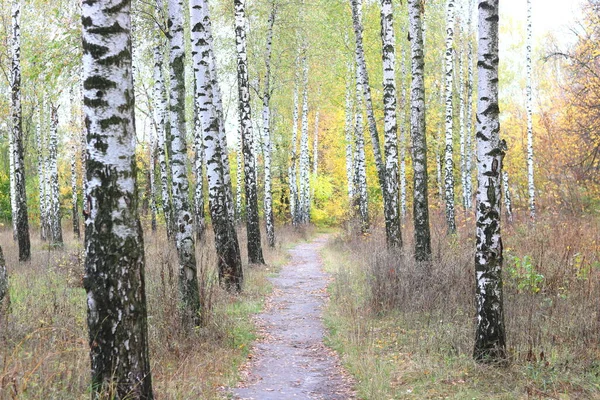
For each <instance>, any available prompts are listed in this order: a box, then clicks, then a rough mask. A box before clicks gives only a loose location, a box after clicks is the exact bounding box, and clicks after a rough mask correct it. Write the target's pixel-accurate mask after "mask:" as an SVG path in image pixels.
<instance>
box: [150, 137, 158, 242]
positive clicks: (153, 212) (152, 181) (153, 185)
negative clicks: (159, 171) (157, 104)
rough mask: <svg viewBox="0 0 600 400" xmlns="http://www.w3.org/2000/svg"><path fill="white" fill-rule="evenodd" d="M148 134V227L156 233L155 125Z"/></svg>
mask: <svg viewBox="0 0 600 400" xmlns="http://www.w3.org/2000/svg"><path fill="white" fill-rule="evenodd" d="M154 128H155V129H153V130H152V131H151V132H150V213H151V214H150V227H151V229H152V232H156V214H157V213H158V208H157V206H156V152H157V150H158V148H157V136H158V135H157V129H156V125H154Z"/></svg>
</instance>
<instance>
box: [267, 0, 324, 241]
mask: <svg viewBox="0 0 600 400" xmlns="http://www.w3.org/2000/svg"><path fill="white" fill-rule="evenodd" d="M276 14H277V7H276V5H275V2H274V1H273V3H272V10H271V15H270V17H269V30H268V32H267V40H266V51H265V80H264V90H263V98H262V100H263V129H262V132H263V157H264V164H265V199H264V208H265V225H266V230H267V241H268V243H269V246H270V247H275V221H274V217H273V193H272V188H271V153H272V152H273V149H272V144H271V105H270V100H271V54H272V43H273V26H274V25H275V17H276ZM315 148H316V147H315ZM315 168H316V164H315Z"/></svg>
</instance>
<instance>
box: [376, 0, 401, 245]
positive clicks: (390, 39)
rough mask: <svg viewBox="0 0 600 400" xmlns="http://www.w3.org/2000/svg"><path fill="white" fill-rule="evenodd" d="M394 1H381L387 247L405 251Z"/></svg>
mask: <svg viewBox="0 0 600 400" xmlns="http://www.w3.org/2000/svg"><path fill="white" fill-rule="evenodd" d="M393 21H394V19H393V9H392V0H381V41H382V47H383V53H382V59H383V104H384V131H385V136H384V151H385V185H384V186H383V188H384V190H385V191H386V193H385V194H384V198H386V199H387V200H386V201H384V217H385V225H386V232H387V235H386V237H387V245H388V247H397V248H400V247H402V233H401V228H400V214H399V210H398V122H397V119H396V112H397V101H396V69H395V64H394V62H395V43H396V37H395V34H394V25H393Z"/></svg>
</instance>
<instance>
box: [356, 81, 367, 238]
mask: <svg viewBox="0 0 600 400" xmlns="http://www.w3.org/2000/svg"><path fill="white" fill-rule="evenodd" d="M356 79H357V83H356V118H355V126H354V140H355V145H354V147H355V151H356V154H355V157H354V163H355V164H354V174H355V175H354V182H355V188H356V192H355V197H356V200H355V202H354V203H355V207H356V206H358V213H359V216H360V222H361V230H362V232H363V233H366V232H368V230H369V227H370V226H369V225H370V222H369V204H368V200H369V199H368V196H367V161H366V157H365V137H364V131H363V115H362V113H363V102H362V97H363V90H362V84H361V83H360V78H358V76H357V77H356Z"/></svg>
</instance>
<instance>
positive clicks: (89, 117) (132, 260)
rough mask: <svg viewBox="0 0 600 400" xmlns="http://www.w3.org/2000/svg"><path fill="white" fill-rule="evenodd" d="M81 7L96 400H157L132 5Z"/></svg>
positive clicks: (87, 243)
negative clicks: (139, 175) (141, 209)
mask: <svg viewBox="0 0 600 400" xmlns="http://www.w3.org/2000/svg"><path fill="white" fill-rule="evenodd" d="M119 5H120V6H119V7H115V4H114V2H113V1H108V0H105V1H99V2H90V1H86V2H83V3H82V21H83V43H84V50H83V85H84V106H83V108H84V113H85V121H86V129H87V144H88V160H87V179H88V187H87V192H86V195H85V197H86V205H87V211H88V212H87V213H86V215H87V217H86V220H85V248H86V260H85V275H84V279H83V283H84V287H85V289H86V291H87V322H88V328H89V345H90V356H91V370H92V385H91V388H92V392H93V395H92V397H94V398H100V397H102V398H104V397H106V398H119V399H123V398H126V397H127V398H135V399H152V398H153V394H152V379H151V371H150V362H149V356H148V328H147V317H146V294H145V282H144V265H145V259H144V238H143V235H142V227H141V224H140V221H139V216H138V197H137V193H136V192H137V182H136V162H135V149H134V143H135V140H134V137H135V122H134V118H135V117H134V109H135V107H134V95H133V79H132V75H131V38H130V26H131V25H130V24H131V20H130V3H129V1H125V2H123V3H120V4H119Z"/></svg>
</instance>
